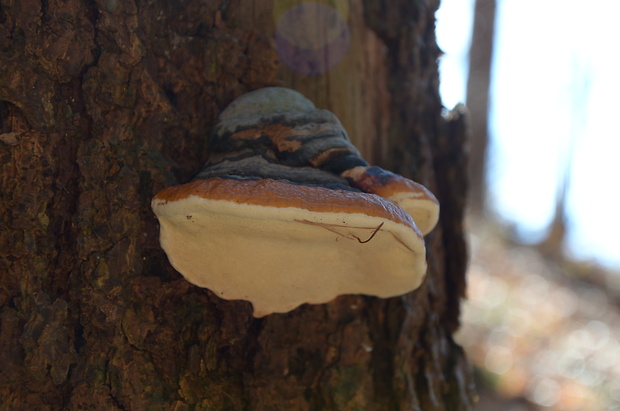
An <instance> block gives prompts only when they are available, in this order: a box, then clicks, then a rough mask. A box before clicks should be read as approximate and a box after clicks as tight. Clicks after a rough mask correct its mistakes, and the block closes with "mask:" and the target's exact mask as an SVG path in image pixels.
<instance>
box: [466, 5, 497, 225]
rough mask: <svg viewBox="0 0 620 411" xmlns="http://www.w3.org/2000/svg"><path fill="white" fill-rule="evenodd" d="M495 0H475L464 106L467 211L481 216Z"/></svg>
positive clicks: (487, 140)
mask: <svg viewBox="0 0 620 411" xmlns="http://www.w3.org/2000/svg"><path fill="white" fill-rule="evenodd" d="M495 9H496V0H476V4H475V8H474V24H473V31H472V36H471V46H470V49H469V75H468V76H467V97H466V101H467V108H468V109H469V113H470V118H471V126H472V130H471V143H470V151H469V156H470V161H469V179H470V181H471V184H470V193H469V211H470V212H472V213H473V215H477V216H484V214H485V211H486V208H487V204H486V203H487V192H486V184H485V178H486V171H487V148H488V145H489V98H490V95H489V90H490V86H491V63H492V60H493V43H494V41H493V39H494V38H495V37H494V36H495Z"/></svg>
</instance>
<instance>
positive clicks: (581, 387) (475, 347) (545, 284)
mask: <svg viewBox="0 0 620 411" xmlns="http://www.w3.org/2000/svg"><path fill="white" fill-rule="evenodd" d="M489 221H490V220H489ZM469 226H470V227H469V228H470V230H469V233H470V238H469V246H470V257H471V258H470V260H471V261H470V267H469V272H468V290H467V301H466V302H465V304H464V307H463V310H464V311H463V319H462V323H463V325H462V328H461V330H460V331H459V333H458V335H457V337H456V339H457V340H458V341H459V342H460V343H461V344H462V345H463V346H464V348H465V350H466V352H467V354H468V358H469V361H470V363H471V364H472V365H473V366H474V368H475V374H476V377H477V383H478V391H479V395H480V401H479V403H478V406H477V410H478V411H497V410H502V411H526V410H554V411H555V410H557V411H560V410H561V411H577V410H579V411H581V410H584V411H598V410H620V304H619V303H620V272H609V271H606V270H605V269H603V268H601V267H598V266H597V265H596V264H594V263H590V262H578V261H572V260H570V258H562V257H558V256H557V255H556V256H551V255H545V254H544V251H543V250H544V248H542V247H538V246H525V245H521V244H518V243H516V242H514V241H512V240H511V235H510V231H509V230H508V229H506V228H503V227H500V226H498V225H497V224H496V223H491V222H488V221H473V220H470V222H469Z"/></svg>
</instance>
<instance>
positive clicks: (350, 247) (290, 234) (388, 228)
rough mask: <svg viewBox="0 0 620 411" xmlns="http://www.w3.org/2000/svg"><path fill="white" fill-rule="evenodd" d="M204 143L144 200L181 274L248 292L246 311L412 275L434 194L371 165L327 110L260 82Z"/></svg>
mask: <svg viewBox="0 0 620 411" xmlns="http://www.w3.org/2000/svg"><path fill="white" fill-rule="evenodd" d="M208 146H209V158H208V160H207V162H206V164H205V166H204V168H203V170H202V171H200V172H199V173H198V174H197V176H196V177H195V178H194V179H193V181H191V182H189V183H186V184H182V185H178V186H173V187H168V188H165V189H164V190H162V191H160V192H159V193H158V194H157V195H156V196H155V197H154V199H153V201H152V208H153V211H154V212H155V214H156V216H157V218H158V219H159V223H160V243H161V246H162V248H163V249H164V251H165V252H166V254H167V256H168V259H169V261H170V263H171V264H172V266H173V267H174V268H175V269H176V270H177V271H179V272H180V273H181V274H182V275H183V276H184V277H185V278H186V279H187V280H188V281H189V282H191V283H193V284H195V285H197V286H200V287H205V288H208V289H210V290H211V291H213V292H214V293H215V294H216V295H218V296H219V297H221V298H224V299H229V300H232V299H241V300H247V301H250V302H251V303H252V305H253V308H254V316H255V317H262V316H265V315H267V314H271V313H279V312H288V311H290V310H292V309H294V308H296V307H298V306H299V305H301V304H304V303H311V304H319V303H325V302H328V301H330V300H332V299H334V298H335V297H337V296H338V295H342V294H365V295H372V296H378V297H383V298H386V297H393V296H397V295H401V294H405V293H407V292H409V291H412V290H414V289H416V288H417V287H418V286H419V285H420V284H421V282H422V280H423V278H424V276H425V274H426V256H425V245H424V238H423V235H425V234H426V233H428V232H429V231H431V230H432V229H433V227H434V226H435V224H436V223H437V219H438V215H439V204H438V202H437V200H436V199H435V197H434V196H433V194H432V193H431V192H430V191H428V190H427V189H426V188H424V187H423V186H421V185H420V184H418V183H415V182H413V181H411V180H408V179H406V178H404V177H401V176H398V175H396V174H393V173H390V172H388V171H385V170H382V169H380V168H378V167H371V166H369V164H368V163H367V162H366V161H365V160H364V159H363V158H362V157H361V156H360V154H359V152H358V150H357V149H356V148H355V147H354V146H353V145H352V144H351V142H350V141H349V138H348V136H347V134H346V132H345V130H344V129H343V127H342V125H341V124H340V121H339V120H338V119H337V118H336V116H335V115H334V114H332V113H331V112H329V111H326V110H319V109H316V108H315V107H314V105H313V104H312V102H310V101H309V100H308V99H306V98H305V97H304V96H302V95H301V94H300V93H298V92H296V91H293V90H290V89H286V88H280V87H268V88H263V89H259V90H256V91H253V92H250V93H247V94H244V95H242V96H241V97H239V98H237V99H236V100H234V101H233V102H232V103H231V104H230V105H229V106H228V107H227V108H226V109H225V110H224V111H223V112H222V113H221V115H220V117H219V120H218V123H217V124H216V125H215V127H214V129H213V130H212V133H211V134H210V135H209V139H208Z"/></svg>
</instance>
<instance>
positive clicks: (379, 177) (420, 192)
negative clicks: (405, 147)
mask: <svg viewBox="0 0 620 411" xmlns="http://www.w3.org/2000/svg"><path fill="white" fill-rule="evenodd" d="M341 177H344V178H346V179H347V180H348V181H349V182H350V183H351V185H352V186H353V187H357V188H359V189H360V190H362V191H364V192H366V193H372V194H376V195H378V196H381V197H383V198H386V199H388V200H390V201H392V202H394V203H396V205H398V206H399V207H401V208H403V209H404V210H405V211H406V212H407V213H408V214H409V215H410V216H411V217H412V218H413V221H414V222H415V224H416V225H417V226H418V228H419V229H420V231H421V232H422V234H423V235H426V234H428V233H430V232H431V230H432V229H433V228H435V226H436V225H437V222H438V221H439V201H437V198H436V197H435V196H434V195H433V193H431V192H430V190H428V189H427V188H426V187H424V186H423V185H422V184H419V183H416V182H415V181H412V180H409V179H408V178H405V177H403V176H400V175H398V174H394V173H392V172H390V171H387V170H384V169H382V168H380V167H363V166H358V167H353V168H351V169H349V170H346V171H344V172H343V173H342V174H341Z"/></svg>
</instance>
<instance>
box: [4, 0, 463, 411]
mask: <svg viewBox="0 0 620 411" xmlns="http://www.w3.org/2000/svg"><path fill="white" fill-rule="evenodd" d="M290 3H294V2H290ZM346 5H347V6H348V11H347V13H348V16H347V22H348V25H349V29H350V34H351V45H350V48H349V52H348V54H347V56H346V57H345V58H344V59H343V60H342V61H341V62H340V63H339V64H338V65H336V66H335V67H334V68H333V69H332V70H330V71H329V72H327V73H326V74H323V75H315V76H309V75H303V74H299V73H296V72H294V71H293V70H290V69H289V68H287V67H286V66H285V65H283V64H280V63H279V59H278V55H277V54H276V52H275V49H274V42H273V34H274V29H275V21H274V13H273V7H274V5H273V4H272V2H271V1H254V2H250V1H245V0H243V1H241V0H233V1H224V0H213V1H208V2H205V1H200V0H179V1H156V0H123V1H118V0H0V140H1V142H0V185H1V186H2V190H1V193H0V230H1V231H0V233H1V237H0V364H1V366H0V408H1V409H11V410H22V409H24V410H25V409H32V410H35V409H36V410H45V409H48V410H60V409H67V410H73V409H106V410H109V409H125V410H129V409H131V410H146V409H149V410H151V409H153V410H156V409H165V410H168V409H170V410H173V409H174V410H186V409H187V410H189V409H208V410H220V409H231V410H237V409H248V410H276V409H279V410H280V409H281V410H305V409H307V410H348V409H367V410H388V409H414V410H459V409H471V404H472V398H473V390H472V386H471V379H470V378H469V372H468V366H467V364H466V362H465V360H464V356H463V353H462V350H461V349H460V347H459V346H458V345H456V344H455V343H454V342H453V340H452V337H451V334H452V333H453V332H454V331H455V329H456V328H457V327H458V315H459V300H460V299H461V298H462V296H463V289H464V272H465V264H466V262H465V252H464V243H463V236H462V221H461V220H462V213H463V201H464V197H465V181H464V175H465V157H464V154H463V145H464V129H465V127H464V122H463V117H462V115H461V113H459V112H458V111H457V112H454V113H452V114H451V116H450V117H449V118H442V116H441V112H442V107H441V102H440V99H439V95H438V75H437V64H436V59H437V57H438V48H437V46H436V44H435V35H434V12H435V9H436V7H437V6H438V4H437V1H436V0H435V1H433V0H416V1H410V0H382V1H380V0H365V1H361V0H351V1H350V2H349V3H347V4H346ZM268 85H281V86H287V87H291V88H294V89H297V90H299V91H301V92H302V93H304V94H305V95H306V96H307V97H309V98H310V99H311V100H313V101H314V102H315V103H316V105H317V106H318V107H321V108H327V109H330V110H332V111H333V112H335V113H336V114H337V115H338V116H339V117H340V119H341V120H342V121H343V123H344V125H345V127H346V128H347V129H348V131H349V134H350V135H351V138H352V140H353V142H354V143H355V144H356V145H357V146H358V147H359V148H360V149H361V151H362V154H363V155H364V156H365V157H366V158H367V159H368V160H369V161H371V162H373V163H375V164H377V165H380V166H383V167H385V168H388V169H391V170H393V171H395V172H398V173H401V174H403V175H406V176H409V177H413V178H415V179H416V180H418V181H420V182H422V183H423V184H425V185H427V186H428V187H429V188H431V189H432V190H433V191H434V192H435V193H436V194H437V196H438V197H439V199H440V201H441V204H442V217H441V222H440V225H439V227H437V228H436V229H435V231H434V232H433V233H432V234H431V235H429V236H428V237H427V244H428V261H429V271H428V277H427V279H426V281H425V283H424V284H423V286H422V287H421V288H420V289H419V290H417V291H415V292H413V293H410V294H408V295H405V296H402V297H399V298H392V299H387V300H381V299H376V298H370V297H364V296H343V297H340V298H338V299H336V300H335V301H333V302H331V303H329V304H323V305H315V306H303V307H300V308H299V309H296V310H294V311H292V312H290V313H288V314H275V315H270V316H267V317H266V318H263V319H253V317H252V316H251V309H250V307H249V304H248V303H246V302H242V301H223V300H220V299H218V298H217V297H216V296H214V295H213V294H212V293H211V292H209V291H208V290H205V289H200V288H197V287H195V286H192V285H191V284H189V283H187V282H186V281H185V280H184V279H183V278H182V277H181V276H180V275H179V274H178V273H177V272H175V271H174V269H172V267H171V266H170V265H169V263H168V261H167V259H166V256H165V254H164V253H163V251H162V250H161V249H160V247H159V244H158V226H157V221H156V219H155V218H154V216H153V214H152V212H151V210H150V200H151V198H152V196H153V195H154V193H156V192H157V191H158V190H160V189H161V188H163V187H165V186H168V185H172V184H176V183H180V182H185V181H187V180H188V179H189V178H190V177H191V176H192V175H193V174H194V173H195V172H197V171H198V170H199V168H200V166H201V162H202V161H203V160H204V158H205V154H206V152H207V150H208V147H205V136H206V135H207V133H208V132H209V128H210V127H211V126H212V124H213V122H214V119H215V118H216V117H217V115H218V113H219V112H220V111H221V110H222V109H223V108H224V107H225V106H226V104H227V103H228V102H230V101H231V100H232V99H233V98H235V97H236V96H238V95H240V94H242V93H244V92H246V91H249V90H252V89H256V88H258V87H262V86H268ZM317 258H320V256H317ZM378 275H380V273H378Z"/></svg>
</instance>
